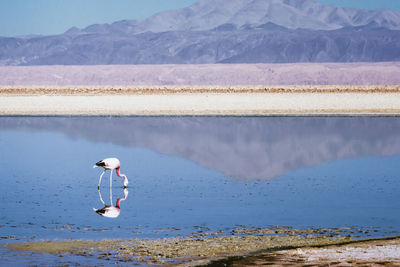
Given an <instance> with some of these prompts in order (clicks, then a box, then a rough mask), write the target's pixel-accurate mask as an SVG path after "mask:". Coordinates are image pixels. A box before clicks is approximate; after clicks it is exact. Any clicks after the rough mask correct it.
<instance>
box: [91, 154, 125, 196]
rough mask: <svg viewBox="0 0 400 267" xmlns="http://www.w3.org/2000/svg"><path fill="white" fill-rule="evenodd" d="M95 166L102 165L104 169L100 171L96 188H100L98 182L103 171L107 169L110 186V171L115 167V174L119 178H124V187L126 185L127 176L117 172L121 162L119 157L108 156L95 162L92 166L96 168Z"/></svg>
mask: <svg viewBox="0 0 400 267" xmlns="http://www.w3.org/2000/svg"><path fill="white" fill-rule="evenodd" d="M97 167H102V168H104V171H103V172H102V174H101V175H100V179H99V184H98V186H97V189H99V188H100V183H101V179H102V178H103V175H104V173H105V172H106V171H107V170H110V171H111V172H110V187H112V172H113V170H114V169H115V170H116V172H117V175H118V176H119V177H121V178H124V188H126V187H127V186H128V178H127V177H126V175H125V174H121V173H120V172H119V169H120V167H121V164H120V162H119V159H117V158H108V159H103V160H100V161H99V162H97V163H96V164H95V165H94V166H93V168H97Z"/></svg>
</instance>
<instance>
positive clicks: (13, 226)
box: [0, 117, 400, 243]
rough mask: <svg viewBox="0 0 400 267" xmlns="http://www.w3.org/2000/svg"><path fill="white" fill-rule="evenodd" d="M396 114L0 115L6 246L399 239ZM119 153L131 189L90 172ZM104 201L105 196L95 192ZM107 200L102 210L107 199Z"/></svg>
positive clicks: (1, 217)
mask: <svg viewBox="0 0 400 267" xmlns="http://www.w3.org/2000/svg"><path fill="white" fill-rule="evenodd" d="M399 133H400V118H397V117H0V157H1V160H0V168H1V171H2V173H1V179H0V188H1V194H0V200H1V202H2V206H3V209H2V211H1V213H0V238H1V239H0V242H1V243H5V242H21V241H30V240H35V241H38V240H53V239H91V240H99V239H104V238H113V239H114V238H163V237H175V236H183V235H186V234H189V233H192V232H194V231H213V232H220V233H221V234H222V235H230V234H231V233H232V231H233V230H234V229H237V228H241V227H246V228H258V227H273V226H278V227H293V228H301V229H308V228H337V227H340V228H348V229H351V230H349V231H352V232H354V235H355V236H356V237H357V236H358V237H384V236H394V235H399V234H400V205H399V204H400V193H399V192H400V179H399V174H398V173H399V167H398V166H399V162H400V134H399ZM109 157H117V158H119V160H120V162H121V173H124V174H126V175H127V177H128V179H129V186H128V188H127V190H126V191H124V189H123V179H121V178H119V177H118V176H117V175H116V174H115V172H114V173H113V182H112V183H113V187H112V206H116V201H117V199H121V201H120V212H119V213H118V216H117V218H114V219H111V218H106V217H103V216H99V215H98V214H97V213H96V212H94V210H93V208H95V209H101V208H103V207H104V204H103V202H104V203H105V204H106V205H109V206H110V202H111V201H110V187H109V175H110V172H109V171H107V172H106V174H105V175H104V177H103V181H102V184H101V187H100V190H99V191H98V190H97V183H98V179H99V176H100V174H101V173H102V169H99V168H95V169H94V168H93V165H94V164H95V163H96V162H97V161H99V160H102V159H104V158H109ZM99 193H100V194H101V199H100V195H99ZM102 201H103V202H102Z"/></svg>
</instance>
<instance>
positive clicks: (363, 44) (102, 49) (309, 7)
mask: <svg viewBox="0 0 400 267" xmlns="http://www.w3.org/2000/svg"><path fill="white" fill-rule="evenodd" d="M398 60H400V12H396V11H392V10H383V9H382V10H373V11H369V10H362V9H354V8H341V7H335V6H325V5H322V4H321V3H319V2H317V1H316V0H230V1H226V0H200V1H199V2H197V3H195V4H193V5H192V6H189V7H187V8H183V9H178V10H172V11H166V12H161V13H158V14H155V15H154V16H151V17H149V18H146V19H141V20H123V21H118V22H115V23H112V24H95V25H91V26H88V27H86V28H84V29H78V28H76V27H73V28H71V29H69V30H68V31H66V32H65V33H63V34H60V35H52V36H25V37H12V38H6V37H2V38H0V65H99V64H187V63H190V64H205V63H208V64H213V63H291V62H381V61H398Z"/></svg>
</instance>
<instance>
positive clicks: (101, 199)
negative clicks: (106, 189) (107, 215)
mask: <svg viewBox="0 0 400 267" xmlns="http://www.w3.org/2000/svg"><path fill="white" fill-rule="evenodd" d="M97 191H98V192H99V197H100V201H101V203H103V205H104V206H106V203H105V202H104V200H103V198H102V197H101V192H100V189H98V190H97Z"/></svg>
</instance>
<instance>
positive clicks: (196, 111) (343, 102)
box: [0, 85, 400, 116]
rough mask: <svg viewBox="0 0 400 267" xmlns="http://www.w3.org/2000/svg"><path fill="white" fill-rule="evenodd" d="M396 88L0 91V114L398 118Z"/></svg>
mask: <svg viewBox="0 0 400 267" xmlns="http://www.w3.org/2000/svg"><path fill="white" fill-rule="evenodd" d="M399 96H400V86H396V85H392V86H385V85H380V86H334V85H325V86H323V85H321V86H317V85H315V86H305V85H304V86H236V87H231V86H164V87H156V86H155V87H151V86H148V87H129V86H127V87H115V86H108V87H96V86H95V87H86V86H75V87H54V86H50V87H40V86H33V87H21V86H3V87H0V115H105V116H107V115H116V116H132V115H139V116H140V115H225V116H226V115H319V114H321V115H341V114H343V115H363V114H365V115H370V114H379V115H398V114H400V97H399Z"/></svg>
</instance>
